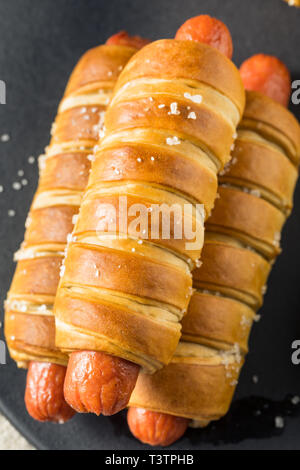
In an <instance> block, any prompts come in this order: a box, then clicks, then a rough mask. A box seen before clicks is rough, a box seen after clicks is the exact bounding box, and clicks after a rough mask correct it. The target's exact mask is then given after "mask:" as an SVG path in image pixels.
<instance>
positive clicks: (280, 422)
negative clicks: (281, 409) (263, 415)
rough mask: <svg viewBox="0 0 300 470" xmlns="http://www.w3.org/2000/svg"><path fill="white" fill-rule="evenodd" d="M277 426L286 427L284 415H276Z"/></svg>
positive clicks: (279, 427)
mask: <svg viewBox="0 0 300 470" xmlns="http://www.w3.org/2000/svg"><path fill="white" fill-rule="evenodd" d="M275 427H276V428H278V429H282V428H284V419H283V417H282V416H276V417H275Z"/></svg>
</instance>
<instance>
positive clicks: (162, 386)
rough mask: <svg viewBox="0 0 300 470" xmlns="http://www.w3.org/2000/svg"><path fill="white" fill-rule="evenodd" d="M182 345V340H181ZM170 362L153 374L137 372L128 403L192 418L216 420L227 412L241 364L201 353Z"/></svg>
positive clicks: (229, 357) (232, 358)
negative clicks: (135, 382)
mask: <svg viewBox="0 0 300 470" xmlns="http://www.w3.org/2000/svg"><path fill="white" fill-rule="evenodd" d="M182 344H184V343H182ZM203 350H205V348H203V347H201V346H199V357H197V356H193V357H188V358H187V359H188V360H182V358H181V357H177V356H176V354H175V356H174V358H173V360H172V363H171V364H169V365H168V366H167V367H165V368H164V369H162V370H161V371H158V372H156V374H154V375H151V376H149V375H147V374H140V376H139V378H138V381H137V385H136V388H135V389H134V391H133V394H132V396H131V399H130V406H133V407H138V408H147V409H149V410H152V411H158V412H163V413H167V414H170V415H175V416H182V417H185V418H190V419H193V420H199V421H203V420H211V419H218V418H220V417H221V416H223V415H224V414H225V413H227V411H228V408H229V406H230V403H231V400H232V396H233V393H234V390H235V385H236V381H237V379H238V376H239V371H240V368H241V365H242V363H241V362H239V361H237V360H235V359H234V356H231V355H230V353H228V355H224V356H221V355H218V354H217V353H216V354H215V355H213V357H206V355H205V354H203V355H202V356H201V352H202V351H203Z"/></svg>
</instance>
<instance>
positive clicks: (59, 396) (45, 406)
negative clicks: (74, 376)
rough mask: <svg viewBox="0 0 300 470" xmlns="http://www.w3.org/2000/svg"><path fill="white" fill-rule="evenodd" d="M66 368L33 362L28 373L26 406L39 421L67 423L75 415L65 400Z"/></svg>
mask: <svg viewBox="0 0 300 470" xmlns="http://www.w3.org/2000/svg"><path fill="white" fill-rule="evenodd" d="M65 375H66V367H63V366H59V365H57V364H50V363H46V362H31V363H30V364H29V368H28V373H27V384H26V391H25V404H26V408H27V411H28V413H29V414H30V416H31V417H32V418H34V419H36V420H37V421H51V422H53V423H65V422H66V421H68V420H69V419H71V418H72V416H73V415H74V414H75V412H74V410H72V408H71V407H70V406H69V405H68V404H67V403H66V401H65V399H64V392H63V390H64V380H65Z"/></svg>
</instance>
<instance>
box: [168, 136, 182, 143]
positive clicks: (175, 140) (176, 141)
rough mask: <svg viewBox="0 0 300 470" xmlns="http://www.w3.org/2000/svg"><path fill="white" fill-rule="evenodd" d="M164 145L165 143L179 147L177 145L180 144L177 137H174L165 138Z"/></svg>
mask: <svg viewBox="0 0 300 470" xmlns="http://www.w3.org/2000/svg"><path fill="white" fill-rule="evenodd" d="M166 143H167V145H179V144H180V140H179V139H178V137H176V136H174V137H167V139H166Z"/></svg>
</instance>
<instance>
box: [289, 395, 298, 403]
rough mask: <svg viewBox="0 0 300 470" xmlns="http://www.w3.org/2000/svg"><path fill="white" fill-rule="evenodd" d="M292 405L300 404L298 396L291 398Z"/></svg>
mask: <svg viewBox="0 0 300 470" xmlns="http://www.w3.org/2000/svg"><path fill="white" fill-rule="evenodd" d="M291 403H292V404H293V405H299V403H300V397H299V396H298V395H295V396H294V397H292V398H291Z"/></svg>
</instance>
